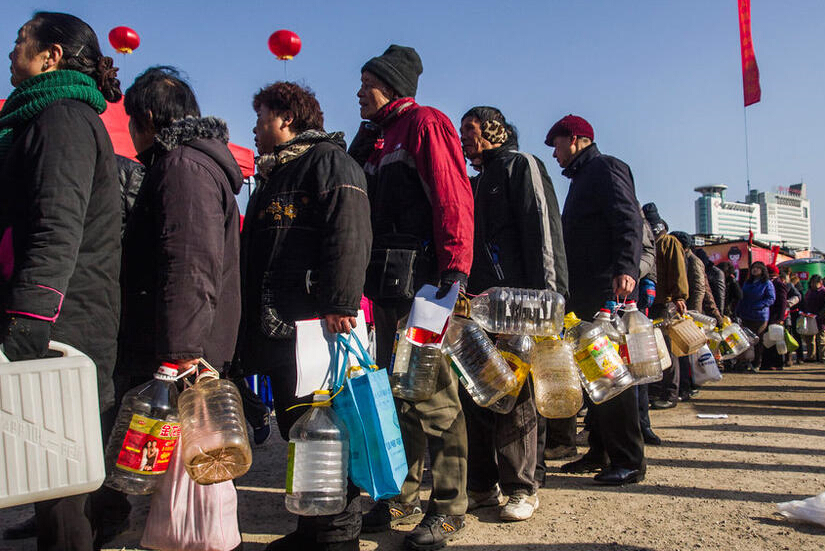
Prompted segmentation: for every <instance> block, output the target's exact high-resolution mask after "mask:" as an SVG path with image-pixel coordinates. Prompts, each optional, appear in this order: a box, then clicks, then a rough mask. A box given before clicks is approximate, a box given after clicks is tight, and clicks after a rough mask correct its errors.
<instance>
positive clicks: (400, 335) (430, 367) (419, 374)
mask: <svg viewBox="0 0 825 551" xmlns="http://www.w3.org/2000/svg"><path fill="white" fill-rule="evenodd" d="M441 356H442V354H441V349H440V347H437V346H428V345H425V346H419V345H417V344H414V343H412V342H410V340H409V339H408V338H407V318H406V317H404V319H402V320H401V321H399V322H398V331H397V332H396V333H395V343H394V344H393V351H392V360H391V361H390V365H391V369H390V373H391V374H390V387H391V388H392V394H393V396H395V397H396V398H401V399H403V400H410V401H411V402H419V401H422V400H429V399H430V397H432V395H433V394H434V393H435V386H436V382H437V381H438V370H439V366H440V365H441Z"/></svg>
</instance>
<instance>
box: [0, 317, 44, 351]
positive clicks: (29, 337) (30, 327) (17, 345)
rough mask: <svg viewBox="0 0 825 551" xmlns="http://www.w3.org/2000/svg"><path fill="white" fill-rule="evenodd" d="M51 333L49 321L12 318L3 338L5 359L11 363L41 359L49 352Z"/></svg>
mask: <svg viewBox="0 0 825 551" xmlns="http://www.w3.org/2000/svg"><path fill="white" fill-rule="evenodd" d="M51 332H52V323H51V322H50V321H44V320H38V319H34V318H28V317H16V316H12V317H11V318H9V325H8V328H7V329H6V334H5V335H4V336H3V350H4V352H5V354H6V357H7V358H8V359H9V360H10V361H13V362H18V361H20V360H34V359H37V358H43V357H44V356H45V355H46V352H48V351H49V337H50V335H51Z"/></svg>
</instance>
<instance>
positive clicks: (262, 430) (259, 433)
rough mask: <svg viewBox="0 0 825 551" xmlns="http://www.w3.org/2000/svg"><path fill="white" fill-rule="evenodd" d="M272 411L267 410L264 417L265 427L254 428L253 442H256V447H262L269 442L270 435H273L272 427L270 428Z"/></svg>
mask: <svg viewBox="0 0 825 551" xmlns="http://www.w3.org/2000/svg"><path fill="white" fill-rule="evenodd" d="M270 413H271V412H270V410H269V408H266V415H264V421H263V425H261V426H259V427H252V441H253V442H255V445H257V446H260V445H262V444H263V443H264V442H266V441H267V440H269V435H270V434H272V427H271V426H270V422H269V421H270V419H271V415H270Z"/></svg>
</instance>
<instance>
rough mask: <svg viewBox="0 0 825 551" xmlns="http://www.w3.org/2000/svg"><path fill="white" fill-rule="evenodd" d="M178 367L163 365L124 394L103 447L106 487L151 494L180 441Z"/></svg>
mask: <svg viewBox="0 0 825 551" xmlns="http://www.w3.org/2000/svg"><path fill="white" fill-rule="evenodd" d="M177 376H178V366H177V365H175V364H172V363H163V364H161V366H160V367H159V368H158V370H157V372H156V373H155V376H154V378H153V379H152V380H151V381H149V382H148V383H144V384H142V385H140V386H136V387H135V388H133V389H132V390H130V391H129V392H127V393H126V395H125V396H124V397H123V402H122V404H121V406H120V411H118V414H117V419H116V420H115V426H114V429H112V434H111V435H110V436H109V443H108V444H107V445H106V474H107V476H106V481H105V484H106V486H109V487H110V488H113V489H115V490H120V491H121V492H123V493H126V494H133V495H146V494H151V493H153V492H154V491H155V490H156V489H157V488H158V485H159V484H160V480H161V475H163V474H164V473H165V472H166V470H167V469H168V468H169V461H170V460H171V459H172V452H173V451H174V450H175V446H176V445H177V443H178V439H179V438H180V423H179V422H178V388H177V386H175V380H176V379H177Z"/></svg>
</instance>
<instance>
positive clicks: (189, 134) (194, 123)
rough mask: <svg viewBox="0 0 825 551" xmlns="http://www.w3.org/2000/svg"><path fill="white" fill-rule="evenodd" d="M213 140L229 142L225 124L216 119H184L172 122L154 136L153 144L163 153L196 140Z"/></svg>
mask: <svg viewBox="0 0 825 551" xmlns="http://www.w3.org/2000/svg"><path fill="white" fill-rule="evenodd" d="M201 138H202V139H210V138H215V139H218V140H220V141H222V142H223V143H227V142H228V141H229V129H228V128H227V126H226V123H225V122H224V121H222V120H221V119H219V118H217V117H202V118H198V117H186V118H185V119H181V120H179V121H175V122H173V123H172V124H171V125H170V126H169V127H167V128H164V129H163V130H161V131H160V132H158V133H157V135H156V136H155V143H156V144H157V145H158V146H159V147H160V148H161V149H163V150H164V151H172V150H173V149H175V148H176V147H179V146H181V145H183V144H186V143H189V142H191V141H194V140H197V139H201Z"/></svg>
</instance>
